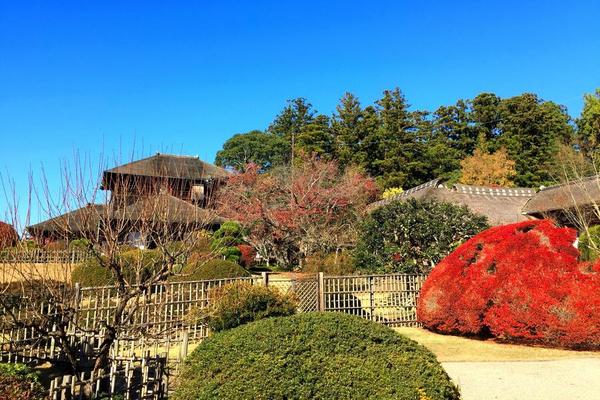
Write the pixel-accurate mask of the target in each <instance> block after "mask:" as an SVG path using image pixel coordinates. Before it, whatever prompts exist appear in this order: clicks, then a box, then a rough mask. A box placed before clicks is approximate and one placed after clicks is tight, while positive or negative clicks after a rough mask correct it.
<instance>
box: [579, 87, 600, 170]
mask: <svg viewBox="0 0 600 400" xmlns="http://www.w3.org/2000/svg"><path fill="white" fill-rule="evenodd" d="M577 128H578V132H577V133H578V136H579V141H580V143H581V148H582V150H583V152H584V154H585V155H587V156H588V157H591V158H594V159H595V160H598V158H599V156H600V89H596V92H595V93H594V94H586V95H585V96H584V97H583V110H582V112H581V116H580V117H579V118H578V119H577Z"/></svg>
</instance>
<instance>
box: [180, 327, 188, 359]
mask: <svg viewBox="0 0 600 400" xmlns="http://www.w3.org/2000/svg"><path fill="white" fill-rule="evenodd" d="M189 340H190V338H189V333H188V332H187V331H183V332H182V333H181V347H180V348H179V360H178V361H183V360H185V357H186V356H187V353H188V343H189Z"/></svg>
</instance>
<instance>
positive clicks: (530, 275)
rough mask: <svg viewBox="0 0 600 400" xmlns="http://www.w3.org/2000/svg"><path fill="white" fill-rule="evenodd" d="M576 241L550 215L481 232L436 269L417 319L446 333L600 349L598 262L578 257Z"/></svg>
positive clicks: (424, 290)
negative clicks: (556, 224) (550, 219)
mask: <svg viewBox="0 0 600 400" xmlns="http://www.w3.org/2000/svg"><path fill="white" fill-rule="evenodd" d="M575 239H576V232H575V231H574V230H573V229H570V228H559V227H556V226H555V225H554V223H553V222H552V221H549V220H543V221H527V222H522V223H518V224H511V225H505V226H499V227H494V228H491V229H488V230H486V231H484V232H482V233H480V234H479V235H477V236H475V237H473V238H472V239H471V240H469V241H468V242H466V243H464V244H463V245H462V246H460V247H459V248H458V249H457V250H456V251H455V252H453V253H452V254H450V255H449V256H448V257H446V258H445V259H444V260H443V261H442V262H441V263H440V264H439V265H437V266H436V267H435V268H434V269H433V271H432V272H431V274H430V275H429V277H428V278H427V280H426V281H425V283H424V285H423V288H422V289H421V293H420V295H419V300H418V306H417V312H418V318H419V321H420V322H422V323H423V325H424V326H425V327H426V328H428V329H431V330H434V331H438V332H442V333H450V334H464V335H479V336H489V335H491V336H493V337H496V338H499V339H502V340H505V341H513V342H526V343H540V344H544V345H549V346H560V347H570V348H600V266H599V265H598V264H595V265H593V264H591V263H580V262H579V261H578V255H579V252H578V251H577V249H576V248H575V247H574V246H573V244H574V242H575Z"/></svg>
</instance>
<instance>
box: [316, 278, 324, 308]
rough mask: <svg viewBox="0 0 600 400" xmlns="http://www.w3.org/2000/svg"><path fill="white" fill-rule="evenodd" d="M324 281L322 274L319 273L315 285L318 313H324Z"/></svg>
mask: <svg viewBox="0 0 600 400" xmlns="http://www.w3.org/2000/svg"><path fill="white" fill-rule="evenodd" d="M324 282H325V279H324V276H323V273H322V272H319V280H318V284H317V291H318V295H319V311H325V285H324Z"/></svg>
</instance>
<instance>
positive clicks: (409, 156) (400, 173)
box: [366, 88, 426, 188]
mask: <svg viewBox="0 0 600 400" xmlns="http://www.w3.org/2000/svg"><path fill="white" fill-rule="evenodd" d="M376 104H377V110H378V114H379V121H380V127H379V129H378V130H377V132H376V133H375V134H374V137H373V138H372V139H371V140H369V142H370V143H367V145H369V144H370V145H372V144H375V143H376V146H369V150H370V152H369V153H368V154H367V157H368V160H367V164H366V167H367V171H369V173H370V174H371V175H372V176H375V177H376V179H377V181H378V183H379V185H380V186H382V187H384V188H388V187H411V186H414V185H417V184H419V183H421V181H422V180H423V179H424V178H426V164H425V162H424V159H423V157H422V156H421V155H422V154H423V150H424V149H423V143H422V142H421V141H420V140H418V137H417V134H418V130H417V129H416V128H415V121H414V115H413V113H411V112H410V111H409V109H408V108H409V105H408V103H407V102H406V99H405V97H404V95H403V94H402V92H401V91H400V89H398V88H396V89H394V90H386V91H384V93H383V98H381V99H380V100H378V101H377V102H376Z"/></svg>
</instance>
